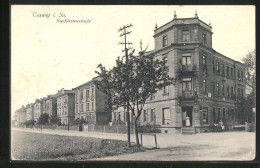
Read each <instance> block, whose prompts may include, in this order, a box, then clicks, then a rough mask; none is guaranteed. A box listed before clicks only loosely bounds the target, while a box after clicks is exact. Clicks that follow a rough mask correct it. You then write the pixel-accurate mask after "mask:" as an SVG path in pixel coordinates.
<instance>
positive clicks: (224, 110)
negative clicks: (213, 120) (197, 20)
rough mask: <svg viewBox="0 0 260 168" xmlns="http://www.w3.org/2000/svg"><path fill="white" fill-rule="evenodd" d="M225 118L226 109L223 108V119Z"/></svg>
mask: <svg viewBox="0 0 260 168" xmlns="http://www.w3.org/2000/svg"><path fill="white" fill-rule="evenodd" d="M225 120H226V109H225V108H223V121H225Z"/></svg>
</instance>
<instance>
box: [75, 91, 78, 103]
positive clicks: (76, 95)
mask: <svg viewBox="0 0 260 168" xmlns="http://www.w3.org/2000/svg"><path fill="white" fill-rule="evenodd" d="M75 100H76V102H77V101H78V94H77V92H76V93H75Z"/></svg>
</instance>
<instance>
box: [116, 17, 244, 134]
mask: <svg viewBox="0 0 260 168" xmlns="http://www.w3.org/2000/svg"><path fill="white" fill-rule="evenodd" d="M212 34H213V32H212V27H211V25H210V24H206V23H204V22H203V21H201V20H200V19H199V18H198V16H197V14H195V17H193V18H177V15H176V14H175V15H174V18H173V20H171V21H170V22H168V23H166V24H164V25H162V26H161V27H157V26H156V28H155V30H154V36H153V37H154V41H155V48H154V50H153V51H150V52H148V53H147V54H153V55H155V57H156V58H158V59H162V58H164V57H165V58H166V59H167V66H169V76H170V77H174V78H176V79H177V81H176V83H175V84H174V85H170V86H168V87H165V88H164V89H163V90H160V91H158V92H157V94H156V95H154V96H152V97H151V99H150V100H148V101H147V104H146V105H145V107H144V111H143V113H142V115H141V117H140V123H141V124H154V125H157V126H159V127H160V128H161V129H162V130H163V131H164V130H165V131H166V130H167V131H172V130H174V131H175V130H176V129H180V128H182V127H185V126H186V120H187V118H188V119H189V121H190V124H189V126H192V127H195V128H196V129H197V130H198V131H199V130H205V129H208V128H209V127H210V126H212V125H213V124H214V123H218V122H219V121H220V120H223V122H224V123H225V124H227V123H228V122H232V121H233V120H235V108H236V105H237V104H236V103H237V102H238V100H239V98H240V97H242V96H244V92H245V79H244V65H243V64H242V63H240V62H238V61H234V60H232V59H230V58H228V57H226V56H224V55H222V54H220V53H219V52H217V51H215V50H214V49H213V48H212ZM117 116H118V114H117V113H115V114H114V115H113V120H115V119H116V118H118V117H117Z"/></svg>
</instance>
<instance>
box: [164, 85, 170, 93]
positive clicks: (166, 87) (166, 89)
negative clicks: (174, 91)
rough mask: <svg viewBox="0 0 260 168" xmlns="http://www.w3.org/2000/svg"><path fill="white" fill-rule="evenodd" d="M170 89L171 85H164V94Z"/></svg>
mask: <svg viewBox="0 0 260 168" xmlns="http://www.w3.org/2000/svg"><path fill="white" fill-rule="evenodd" d="M168 91H169V86H164V87H163V94H167V93H168Z"/></svg>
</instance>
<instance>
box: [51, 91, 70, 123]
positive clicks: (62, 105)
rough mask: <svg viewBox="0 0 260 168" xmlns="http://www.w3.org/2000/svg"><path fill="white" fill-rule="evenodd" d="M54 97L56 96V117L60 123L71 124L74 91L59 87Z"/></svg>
mask: <svg viewBox="0 0 260 168" xmlns="http://www.w3.org/2000/svg"><path fill="white" fill-rule="evenodd" d="M55 97H56V98H57V117H58V118H59V119H60V121H61V123H62V124H72V123H73V122H74V118H75V93H74V92H73V91H72V90H64V89H61V90H60V91H58V93H57V94H56V95H55Z"/></svg>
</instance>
